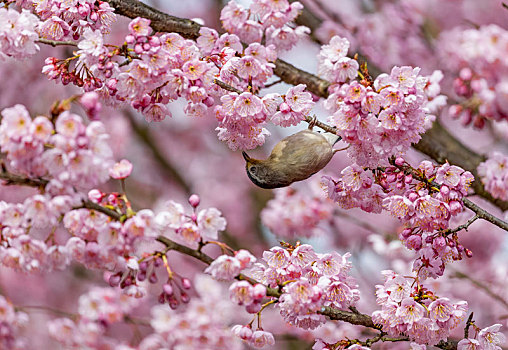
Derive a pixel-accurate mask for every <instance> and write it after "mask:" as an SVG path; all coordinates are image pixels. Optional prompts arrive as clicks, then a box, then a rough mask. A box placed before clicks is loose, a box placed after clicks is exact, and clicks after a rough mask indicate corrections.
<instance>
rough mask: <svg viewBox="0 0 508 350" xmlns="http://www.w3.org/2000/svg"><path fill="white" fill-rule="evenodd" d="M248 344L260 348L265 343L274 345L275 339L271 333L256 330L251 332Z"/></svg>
mask: <svg viewBox="0 0 508 350" xmlns="http://www.w3.org/2000/svg"><path fill="white" fill-rule="evenodd" d="M249 344H251V345H252V346H254V347H256V348H262V347H264V346H266V345H274V344H275V339H274V338H273V334H272V333H270V332H265V331H262V330H257V331H255V332H254V333H252V337H251V339H250V342H249Z"/></svg>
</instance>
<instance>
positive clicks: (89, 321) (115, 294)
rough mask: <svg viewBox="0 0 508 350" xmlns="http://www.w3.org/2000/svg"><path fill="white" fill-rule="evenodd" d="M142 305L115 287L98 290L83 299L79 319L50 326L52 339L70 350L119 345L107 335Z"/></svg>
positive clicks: (84, 295)
mask: <svg viewBox="0 0 508 350" xmlns="http://www.w3.org/2000/svg"><path fill="white" fill-rule="evenodd" d="M137 305H138V302H137V300H136V299H133V298H129V297H128V296H126V295H122V294H121V293H120V292H119V291H118V290H114V289H111V288H101V287H94V288H92V289H91V290H90V291H89V292H87V293H85V294H83V295H81V296H80V298H79V306H78V315H77V316H78V317H76V319H74V320H72V319H70V318H57V319H54V320H51V321H50V322H49V323H48V325H47V327H48V331H49V334H50V336H51V337H52V338H53V339H55V340H56V341H58V342H59V343H60V344H62V345H63V346H65V347H66V348H95V349H97V348H101V347H108V346H113V344H117V342H118V341H117V340H114V339H112V338H109V337H108V336H106V331H107V329H108V326H110V325H112V324H115V323H119V322H123V321H124V317H125V316H127V315H129V314H130V312H131V311H132V309H133V308H134V307H136V306H137Z"/></svg>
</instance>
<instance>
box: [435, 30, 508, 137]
mask: <svg viewBox="0 0 508 350" xmlns="http://www.w3.org/2000/svg"><path fill="white" fill-rule="evenodd" d="M507 43H508V31H506V29H504V28H501V27H499V26H497V25H495V24H490V25H484V26H480V27H479V28H474V29H458V28H456V29H453V30H451V31H448V32H445V33H443V34H441V36H440V39H439V44H438V47H439V52H440V53H441V54H442V57H446V59H445V60H444V62H445V63H446V64H447V65H448V66H449V69H450V70H451V73H452V74H453V75H454V76H456V78H455V80H454V83H453V87H454V91H455V94H456V95H457V96H458V97H459V101H458V103H457V104H454V105H452V106H451V107H450V114H451V115H452V116H453V117H455V118H461V119H462V122H463V123H464V124H465V125H468V124H470V123H472V124H473V125H474V126H475V127H476V128H483V126H484V125H485V122H486V120H494V121H500V120H506V119H508V103H507V102H506V101H507V96H508V84H507V83H506V79H505V78H506V72H507V68H508V61H507V60H506V56H505V55H504V52H505V48H506V45H507Z"/></svg>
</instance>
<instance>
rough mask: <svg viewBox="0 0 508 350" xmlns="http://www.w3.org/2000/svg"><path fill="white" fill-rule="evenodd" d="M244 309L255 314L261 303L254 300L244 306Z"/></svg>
mask: <svg viewBox="0 0 508 350" xmlns="http://www.w3.org/2000/svg"><path fill="white" fill-rule="evenodd" d="M245 310H246V311H247V312H248V313H249V314H257V313H258V312H259V310H261V303H259V302H254V303H252V304H249V305H247V306H246V307H245Z"/></svg>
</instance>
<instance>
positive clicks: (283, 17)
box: [220, 0, 310, 51]
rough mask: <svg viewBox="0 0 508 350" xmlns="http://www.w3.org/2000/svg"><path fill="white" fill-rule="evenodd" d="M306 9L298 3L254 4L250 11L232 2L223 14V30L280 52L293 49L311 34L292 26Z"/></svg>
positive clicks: (258, 1) (267, 0)
mask: <svg viewBox="0 0 508 350" xmlns="http://www.w3.org/2000/svg"><path fill="white" fill-rule="evenodd" d="M302 9H303V6H302V4H301V3H299V2H298V1H293V2H291V4H290V3H289V1H288V0H280V1H271V0H254V1H253V2H252V3H251V5H250V7H249V8H244V7H243V6H242V5H239V4H238V3H237V2H236V1H230V2H228V4H227V5H226V6H224V8H223V9H222V11H221V16H220V19H221V22H222V26H223V27H224V28H225V29H226V30H227V31H228V32H229V33H232V34H236V35H238V36H239V37H240V39H241V40H242V41H244V42H246V43H253V42H257V43H260V42H261V40H264V41H265V42H266V45H274V47H276V48H277V50H278V51H282V50H289V49H291V48H292V47H293V46H294V45H295V44H296V43H297V41H298V40H299V39H300V38H301V37H303V36H305V35H306V34H308V33H309V32H310V31H309V29H308V28H307V27H305V26H296V27H295V28H293V27H291V26H289V25H288V23H289V22H292V21H294V20H295V19H296V17H298V16H299V14H300V12H301V10H302Z"/></svg>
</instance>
